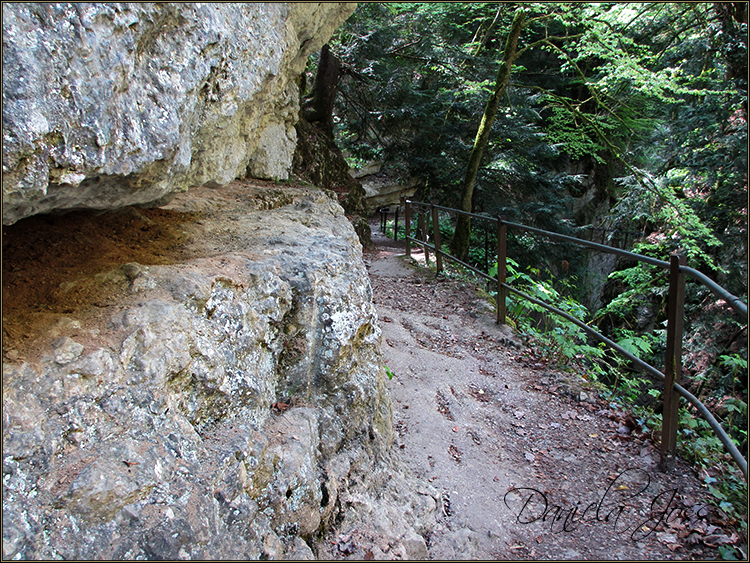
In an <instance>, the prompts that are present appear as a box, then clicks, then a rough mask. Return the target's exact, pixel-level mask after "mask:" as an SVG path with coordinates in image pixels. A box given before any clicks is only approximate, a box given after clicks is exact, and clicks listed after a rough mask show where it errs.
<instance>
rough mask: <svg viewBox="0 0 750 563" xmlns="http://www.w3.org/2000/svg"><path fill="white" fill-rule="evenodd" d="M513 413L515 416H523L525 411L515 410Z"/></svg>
mask: <svg viewBox="0 0 750 563" xmlns="http://www.w3.org/2000/svg"><path fill="white" fill-rule="evenodd" d="M513 414H514V415H515V416H516V418H523V416H524V415H525V414H526V413H525V412H523V411H516V412H514V413H513Z"/></svg>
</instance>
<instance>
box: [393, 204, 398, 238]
mask: <svg viewBox="0 0 750 563" xmlns="http://www.w3.org/2000/svg"><path fill="white" fill-rule="evenodd" d="M393 240H398V206H396V215H395V217H394V218H393Z"/></svg>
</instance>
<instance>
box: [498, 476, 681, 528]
mask: <svg viewBox="0 0 750 563" xmlns="http://www.w3.org/2000/svg"><path fill="white" fill-rule="evenodd" d="M650 485H651V477H650V476H649V474H648V473H647V472H646V471H643V470H641V469H626V470H625V471H623V472H622V473H620V474H619V475H618V476H617V477H616V478H615V479H614V480H613V481H612V482H611V483H610V484H609V486H608V487H607V488H606V490H605V491H604V493H603V494H601V496H599V497H598V498H595V499H594V500H592V501H591V502H588V503H586V502H585V501H584V502H582V501H580V500H579V501H577V502H575V503H570V502H564V503H561V504H555V503H553V502H551V499H550V498H548V496H547V494H545V492H542V491H540V490H538V489H534V488H532V487H513V488H512V489H510V490H508V492H507V493H505V496H504V497H503V502H504V503H505V506H506V507H508V508H509V509H510V510H511V512H512V513H513V514H514V517H515V521H516V522H518V523H519V524H533V523H535V522H541V523H542V524H545V525H548V526H549V527H550V531H552V532H573V531H575V530H576V529H578V528H579V527H580V526H581V525H582V524H588V525H603V526H611V527H612V530H613V531H614V532H615V533H617V534H626V533H629V534H630V537H631V538H632V539H634V540H640V539H643V538H645V537H647V536H649V535H650V534H652V533H653V532H654V531H655V530H656V528H657V526H659V524H660V523H662V522H663V523H665V524H666V523H667V522H669V521H670V518H671V517H672V516H673V513H674V512H676V511H679V508H676V507H673V506H672V505H673V501H674V500H675V496H676V495H677V492H678V489H666V490H663V491H660V492H656V494H654V492H653V491H649V490H648V489H649V486H650ZM643 501H645V507H647V509H646V510H645V511H644V510H643V509H644V502H643ZM563 505H564V506H563Z"/></svg>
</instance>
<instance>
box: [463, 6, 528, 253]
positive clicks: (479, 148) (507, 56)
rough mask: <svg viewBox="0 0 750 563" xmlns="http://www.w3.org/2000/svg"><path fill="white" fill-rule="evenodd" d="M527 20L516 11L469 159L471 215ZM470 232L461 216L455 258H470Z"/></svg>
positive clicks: (467, 206)
mask: <svg viewBox="0 0 750 563" xmlns="http://www.w3.org/2000/svg"><path fill="white" fill-rule="evenodd" d="M524 18H525V13H524V12H523V10H518V11H517V12H516V15H515V16H514V17H513V23H512V24H511V27H510V33H509V34H508V39H507V41H506V43H505V52H504V53H503V61H502V64H501V65H500V69H499V70H498V73H497V80H496V82H495V91H494V92H493V94H492V96H491V97H490V99H489V100H488V101H487V106H486V107H485V109H484V115H483V116H482V121H481V123H480V124H479V129H478V130H477V136H476V138H475V140H474V148H473V149H472V151H471V155H470V156H469V165H468V166H467V168H466V176H465V178H464V183H463V190H462V192H461V209H462V210H463V211H467V212H469V213H470V212H471V210H472V206H471V199H472V195H473V194H474V184H475V183H476V180H477V173H478V172H479V165H480V164H481V162H482V157H483V156H484V150H485V148H486V147H487V142H488V141H489V138H490V131H491V130H492V124H493V123H494V122H495V116H496V115H497V108H498V106H499V105H500V99H501V98H502V97H503V94H505V89H506V87H507V86H508V79H509V78H510V70H511V67H512V66H513V61H514V60H515V58H516V47H517V46H518V36H519V35H520V34H521V29H522V28H523V22H524ZM470 232H471V219H470V218H469V217H467V216H465V215H461V216H459V218H458V222H457V224H456V232H455V234H454V235H453V240H452V241H451V244H450V248H451V253H452V254H453V255H454V256H456V257H458V258H460V259H466V257H467V254H468V250H469V235H470Z"/></svg>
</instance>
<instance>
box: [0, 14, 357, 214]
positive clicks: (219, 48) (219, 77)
mask: <svg viewBox="0 0 750 563" xmlns="http://www.w3.org/2000/svg"><path fill="white" fill-rule="evenodd" d="M355 6H356V4H353V3H288V4H284V3H257V4H251V3H244V2H237V3H216V4H214V3H204V4H192V3H128V4H122V3H88V4H86V3H82V4H74V3H70V4H65V3H59V4H31V3H21V2H19V3H4V4H3V224H6V225H7V224H12V223H14V222H15V221H17V220H19V219H21V218H24V217H27V216H30V215H33V214H37V213H47V212H51V211H55V210H66V209H74V208H89V209H116V208H121V207H124V206H128V205H156V204H159V203H165V202H167V201H168V200H169V198H170V197H172V196H173V194H174V193H176V192H181V191H185V190H187V189H188V188H190V187H192V186H201V185H209V186H222V185H226V184H228V183H229V182H230V181H232V180H233V179H235V178H239V177H244V176H245V175H249V176H251V177H256V178H269V179H270V178H277V179H285V178H287V177H288V174H289V170H290V167H291V162H292V155H293V152H294V147H295V142H296V132H295V128H294V125H295V123H296V121H297V117H298V113H299V88H298V84H297V81H298V79H299V76H300V74H301V73H302V71H303V70H304V67H305V63H306V61H307V57H308V55H309V54H311V53H313V52H315V51H317V50H319V49H320V48H321V46H322V45H323V44H324V43H325V42H326V41H327V40H328V38H329V37H330V36H331V34H332V33H333V32H334V30H335V29H336V27H338V26H339V25H340V24H341V23H343V21H344V20H345V19H346V18H347V17H348V15H349V14H351V13H352V12H353V10H354V8H355Z"/></svg>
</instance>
